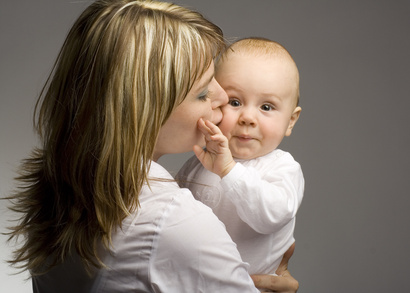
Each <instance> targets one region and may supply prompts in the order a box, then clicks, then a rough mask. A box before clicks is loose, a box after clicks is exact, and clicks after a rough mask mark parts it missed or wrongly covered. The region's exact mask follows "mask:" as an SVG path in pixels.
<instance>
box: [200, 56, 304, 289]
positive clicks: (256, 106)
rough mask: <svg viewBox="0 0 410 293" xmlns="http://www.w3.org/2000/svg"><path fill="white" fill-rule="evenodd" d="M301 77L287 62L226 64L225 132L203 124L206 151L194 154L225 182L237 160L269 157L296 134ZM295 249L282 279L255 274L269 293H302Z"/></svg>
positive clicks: (222, 71)
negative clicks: (293, 263) (291, 267)
mask: <svg viewBox="0 0 410 293" xmlns="http://www.w3.org/2000/svg"><path fill="white" fill-rule="evenodd" d="M231 57H232V56H231ZM254 61H255V62H254ZM297 74H298V72H297V68H296V66H295V65H294V63H293V61H292V60H290V59H286V58H285V59H276V60H275V59H272V60H266V58H261V57H257V56H256V57H252V58H251V57H249V56H244V55H242V56H235V57H232V58H228V61H224V64H223V65H222V66H221V67H219V69H218V73H217V75H216V77H217V80H218V82H220V83H221V86H222V87H223V88H224V89H225V90H226V92H227V94H228V96H229V103H228V104H227V105H225V106H223V114H224V117H223V120H222V121H221V123H220V124H219V127H220V128H219V127H218V126H216V125H215V124H214V123H212V122H211V121H206V120H203V119H200V120H199V121H198V129H200V130H201V132H202V133H203V135H204V137H205V141H206V149H205V150H204V149H202V148H200V147H199V146H195V147H194V152H195V154H196V156H197V157H198V159H199V160H200V162H201V163H202V164H203V165H204V167H205V168H207V169H208V170H210V171H211V172H213V173H215V174H217V175H219V176H220V177H221V178H222V177H224V176H225V175H226V174H228V173H229V172H230V170H232V168H233V167H234V166H235V164H236V163H235V161H234V158H233V157H236V158H240V159H252V158H256V157H259V156H263V155H265V154H267V153H269V152H271V151H273V150H274V149H276V147H277V146H278V145H279V144H280V143H281V141H282V140H283V138H284V137H285V136H289V135H291V133H292V129H293V127H294V125H295V123H296V122H297V120H298V118H299V115H300V112H301V110H302V109H301V108H300V107H298V106H296V104H297V93H298V85H297V80H298V75H297ZM221 130H222V131H221ZM294 249H295V244H293V245H292V246H291V247H290V248H289V250H288V251H287V252H286V253H285V254H284V256H283V259H282V262H281V264H280V265H279V268H278V270H277V271H276V273H277V274H278V275H279V276H270V275H252V276H251V277H252V279H253V281H254V283H255V286H256V287H257V288H260V289H262V290H264V289H265V290H268V291H269V290H271V291H269V292H272V291H273V292H282V293H291V292H297V290H298V289H299V283H298V281H297V280H295V279H294V278H293V277H292V275H291V274H290V273H289V271H288V262H289V259H290V257H291V256H292V255H293V252H294ZM262 292H263V291H262Z"/></svg>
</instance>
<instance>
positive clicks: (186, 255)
mask: <svg viewBox="0 0 410 293" xmlns="http://www.w3.org/2000/svg"><path fill="white" fill-rule="evenodd" d="M149 176H150V178H161V179H164V178H165V179H168V180H170V181H168V182H166V181H153V180H150V188H151V189H150V188H149V187H148V186H144V188H143V190H142V192H141V194H140V196H139V201H140V205H141V207H140V208H139V209H138V211H137V212H135V213H133V215H132V216H131V217H127V218H126V219H125V220H124V222H123V225H122V230H120V229H118V231H117V232H116V233H114V234H113V249H112V252H111V253H109V252H107V251H104V252H102V254H101V257H102V260H103V262H104V263H105V265H107V266H108V269H101V270H98V271H97V272H95V274H94V276H93V277H92V278H89V277H87V275H86V273H85V272H84V270H83V269H82V266H81V262H80V261H79V259H78V256H74V257H73V259H71V260H67V261H66V262H65V263H63V264H61V265H59V266H58V267H56V268H55V269H53V270H52V271H50V272H49V273H47V274H46V275H42V276H39V277H33V288H34V292H35V293H36V292H42V293H43V292H47V293H48V292H50V293H51V292H53V293H55V292H59V293H60V292H61V293H63V292H70V293H72V292H75V293H82V292H84V293H85V292H107V293H108V292H109V293H112V292H171V293H172V292H175V293H181V292H259V291H258V290H257V289H256V288H255V287H254V285H253V282H252V280H251V278H250V277H249V274H248V271H247V268H248V265H247V264H246V263H244V262H243V261H242V260H241V257H240V255H239V253H238V250H237V248H236V245H235V244H234V243H233V241H232V240H231V238H230V237H229V235H228V234H227V233H226V230H225V228H224V226H223V224H222V223H221V222H220V221H219V220H218V219H217V218H216V216H215V215H214V214H213V213H212V211H211V210H210V209H209V208H208V207H206V206H205V205H203V204H202V203H200V202H199V201H197V200H195V199H194V198H193V196H192V194H191V192H190V191H189V190H188V189H181V188H179V187H178V185H177V184H176V183H175V182H172V181H171V180H173V178H172V177H171V175H170V174H169V173H168V172H167V171H166V170H165V169H164V168H162V167H161V166H160V165H158V164H157V163H154V162H153V163H152V164H151V170H150V173H149Z"/></svg>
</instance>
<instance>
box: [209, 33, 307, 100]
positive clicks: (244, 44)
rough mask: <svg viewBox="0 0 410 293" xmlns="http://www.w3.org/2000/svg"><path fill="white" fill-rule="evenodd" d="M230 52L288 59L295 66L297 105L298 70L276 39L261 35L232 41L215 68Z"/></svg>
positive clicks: (297, 96) (297, 98)
mask: <svg viewBox="0 0 410 293" xmlns="http://www.w3.org/2000/svg"><path fill="white" fill-rule="evenodd" d="M231 53H244V54H252V55H262V56H267V57H273V58H283V59H286V60H289V61H290V62H291V63H292V64H293V65H294V67H295V72H296V76H295V82H296V97H295V99H296V106H298V105H299V99H300V90H299V71H298V68H297V65H296V62H295V60H294V59H293V58H292V55H291V54H290V53H289V51H288V50H286V48H285V47H284V46H283V45H281V44H280V43H278V42H276V41H272V40H270V39H266V38H262V37H249V38H243V39H239V40H237V41H235V42H234V43H232V44H231V45H230V46H229V48H228V49H227V50H226V51H225V52H224V54H223V55H222V56H221V57H220V58H219V60H218V62H217V64H216V68H218V67H219V66H221V64H222V63H223V61H224V59H225V58H227V57H229V54H231Z"/></svg>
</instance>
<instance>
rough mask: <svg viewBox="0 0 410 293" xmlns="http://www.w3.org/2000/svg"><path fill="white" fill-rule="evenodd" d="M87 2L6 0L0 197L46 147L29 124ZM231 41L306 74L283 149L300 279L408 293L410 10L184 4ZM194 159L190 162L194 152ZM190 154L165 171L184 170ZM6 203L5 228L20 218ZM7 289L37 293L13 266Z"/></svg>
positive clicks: (0, 8)
mask: <svg viewBox="0 0 410 293" xmlns="http://www.w3.org/2000/svg"><path fill="white" fill-rule="evenodd" d="M88 3H89V2H85V1H75V0H72V1H70V0H37V1H28V0H25V1H3V0H2V1H1V4H0V33H1V37H0V58H1V59H0V97H1V112H0V147H1V153H0V164H1V165H0V175H1V177H0V180H1V182H0V192H1V196H4V195H6V194H8V192H9V191H10V190H11V188H12V187H13V182H12V178H13V176H14V170H15V169H16V167H17V165H18V162H19V160H20V159H21V158H23V157H24V156H26V155H27V154H28V153H29V150H30V149H31V148H32V147H33V146H34V145H35V144H36V138H35V136H34V135H33V132H32V124H31V115H32V110H33V105H34V102H35V99H36V95H37V94H38V92H39V90H40V89H41V86H42V84H43V83H44V81H45V79H46V77H47V75H48V72H49V71H50V69H51V66H52V63H53V61H54V59H55V57H56V56H57V52H58V50H59V48H60V46H61V44H62V42H63V39H64V38H65V35H66V33H67V30H68V29H69V27H70V26H71V24H72V23H73V21H74V19H75V18H76V17H77V16H78V15H79V13H80V12H81V11H82V10H83V9H84V7H85V6H86V5H87V4H88ZM177 3H180V4H185V5H188V6H191V7H193V8H196V9H198V10H199V11H201V12H202V13H203V14H204V15H205V16H207V17H208V18H210V19H211V20H212V21H214V22H215V23H217V24H218V25H219V26H221V27H222V29H223V30H224V32H225V35H226V36H227V37H228V38H238V37H245V36H263V37H268V38H271V39H274V40H277V41H279V42H281V43H282V44H283V45H285V46H286V47H287V48H288V49H289V51H290V52H291V54H292V55H293V56H294V59H295V60H296V63H297V64H298V66H299V70H300V73H301V106H302V108H303V111H302V115H301V118H300V120H299V122H298V124H297V125H296V128H295V131H294V133H293V135H292V137H290V138H289V139H287V140H286V141H285V142H284V143H283V144H282V146H281V148H283V149H285V150H288V151H290V152H291V153H292V154H293V155H294V157H295V158H296V159H297V160H298V161H299V162H300V163H301V165H302V167H303V170H304V173H305V178H306V192H305V198H304V202H303V203H302V207H301V209H300V212H299V214H298V221H297V225H296V226H297V228H296V240H297V246H296V252H295V255H294V257H293V259H292V260H291V264H290V266H291V271H292V273H293V275H294V276H295V277H296V278H297V279H298V280H299V281H300V285H301V288H300V290H299V292H301V293H325V292H326V293H327V292H336V293H338V292H403V291H406V290H408V289H407V288H408V281H407V280H408V277H407V275H408V273H409V272H410V270H409V269H408V263H409V261H410V253H409V248H410V235H409V223H410V213H409V211H408V208H409V202H410V200H409V199H408V197H409V195H410V194H409V189H410V178H409V174H410V167H409V166H410V159H409V158H410V156H409V154H408V149H409V148H408V145H409V142H410V131H409V127H408V117H407V114H408V107H409V106H410V94H409V84H410V3H409V1H399V0H385V1H383V0H344V1H340V0H339V1H336V0H323V1H320V0H311V1H309V0H303V1H302V0H300V1H297V0H293V1H286V0H283V1H279V0H258V1H247V0H246V1H245V0H229V1H227V0H225V1H219V0H218V1H217V0H213V1H200V0H197V1H188V0H187V1H177ZM188 155H189V154H188ZM188 155H187V154H185V155H179V156H166V157H164V158H162V159H161V162H162V163H163V164H164V165H165V166H166V167H167V168H168V169H169V170H170V171H172V172H174V171H176V170H177V169H178V168H179V166H180V165H181V164H182V162H183V161H184V160H185V159H186V158H187V156H188ZM4 205H5V203H4V202H1V211H0V212H1V213H0V219H1V220H0V223H1V229H2V231H4V227H5V226H6V225H7V219H8V218H10V213H9V212H7V211H5V208H4ZM1 237H2V238H1V239H0V240H1V243H0V249H1V253H0V257H1V260H2V262H1V264H0V292H30V291H31V287H30V282H24V278H25V277H27V275H24V274H23V275H17V276H10V275H9V274H10V273H13V272H15V270H12V269H10V268H9V267H7V265H6V264H5V263H4V262H3V260H4V259H5V258H7V257H8V256H9V254H10V247H9V246H7V245H6V244H4V240H5V237H4V236H1Z"/></svg>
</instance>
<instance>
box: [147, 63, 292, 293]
mask: <svg viewBox="0 0 410 293" xmlns="http://www.w3.org/2000/svg"><path fill="white" fill-rule="evenodd" d="M227 102H228V96H227V94H226V92H225V91H224V90H223V89H222V87H221V86H220V85H219V83H218V82H217V81H216V79H215V78H214V65H213V64H211V66H210V67H209V68H208V70H207V71H206V72H205V74H204V75H203V76H202V77H201V78H200V79H199V80H198V81H196V82H195V83H194V85H193V87H192V89H191V91H190V92H189V93H188V94H187V97H186V98H185V100H184V101H183V102H182V103H181V104H180V105H179V106H178V107H177V108H176V109H175V110H174V112H173V113H172V114H171V116H170V118H169V119H168V120H167V122H166V123H165V124H164V125H163V127H162V128H161V130H160V134H159V138H158V141H157V144H156V146H155V151H154V160H158V159H159V158H160V157H161V156H162V155H164V154H170V153H181V152H187V151H191V150H192V148H193V149H194V152H195V153H196V154H197V155H198V153H199V152H203V149H202V146H204V145H205V143H206V144H207V147H208V144H209V142H210V141H212V142H215V141H214V140H210V136H212V135H213V134H214V132H218V133H217V134H218V135H219V136H220V137H221V138H225V140H224V141H223V142H222V143H223V144H224V148H223V149H224V151H226V150H228V151H229V148H228V142H227V140H226V137H225V136H224V135H223V134H222V133H221V131H220V130H219V128H218V127H217V126H216V124H219V123H220V122H221V120H222V111H221V106H223V105H226V104H227ZM209 127H211V128H212V130H211V129H210V128H209ZM216 144H219V142H216ZM204 154H208V155H209V154H210V152H206V153H204ZM229 154H230V153H229ZM206 157H207V158H210V156H206ZM223 157H226V156H223ZM230 157H231V158H232V156H230ZM213 158H214V157H213ZM228 165H229V164H228ZM292 253H293V252H292ZM289 258H290V256H289ZM289 258H285V257H284V259H283V261H282V263H281V265H280V268H281V271H280V272H281V275H280V276H271V275H254V276H251V277H252V279H253V281H254V283H255V286H256V287H257V288H268V289H269V290H271V291H273V292H282V293H290V292H296V291H297V289H298V287H299V284H298V282H297V281H296V280H295V279H294V278H293V277H292V276H291V275H290V273H289V271H288V270H287V264H288V261H289Z"/></svg>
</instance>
